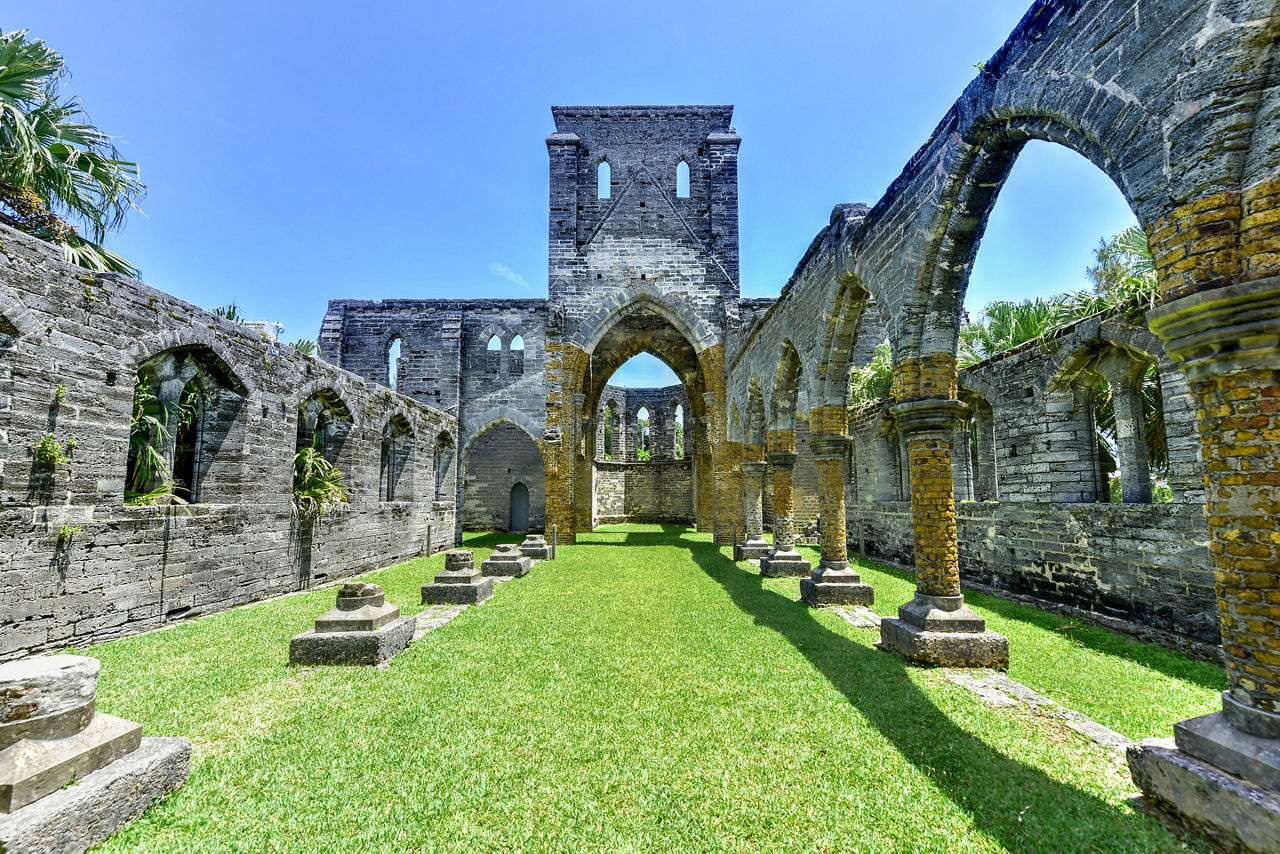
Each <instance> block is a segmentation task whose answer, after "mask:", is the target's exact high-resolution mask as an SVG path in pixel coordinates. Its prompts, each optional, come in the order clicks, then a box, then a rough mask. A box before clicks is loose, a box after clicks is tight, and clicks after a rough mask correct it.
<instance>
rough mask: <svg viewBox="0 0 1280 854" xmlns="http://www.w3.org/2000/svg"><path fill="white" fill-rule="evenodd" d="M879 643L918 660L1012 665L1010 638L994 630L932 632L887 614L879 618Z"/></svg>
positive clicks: (994, 666)
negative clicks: (1010, 660)
mask: <svg viewBox="0 0 1280 854" xmlns="http://www.w3.org/2000/svg"><path fill="white" fill-rule="evenodd" d="M880 646H881V648H882V649H888V650H893V651H896V652H898V653H900V654H901V655H902V656H903V657H904V658H907V659H909V660H911V661H914V662H917V663H919V664H936V665H938V666H940V667H990V668H992V669H994V670H1008V669H1009V639H1008V638H1006V637H1005V636H1004V635H1000V634H996V633H995V632H989V631H981V632H931V631H926V630H924V629H921V628H917V627H916V626H913V625H911V624H910V623H907V622H904V621H903V620H901V619H891V618H888V617H886V618H885V619H883V620H881V621H880Z"/></svg>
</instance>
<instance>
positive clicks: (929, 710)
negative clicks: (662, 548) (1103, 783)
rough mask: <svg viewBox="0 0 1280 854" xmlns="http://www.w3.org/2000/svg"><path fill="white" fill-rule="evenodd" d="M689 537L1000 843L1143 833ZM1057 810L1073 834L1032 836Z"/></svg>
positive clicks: (746, 600) (702, 560)
mask: <svg viewBox="0 0 1280 854" xmlns="http://www.w3.org/2000/svg"><path fill="white" fill-rule="evenodd" d="M686 542H688V541H686ZM689 545H690V547H691V548H690V551H691V553H692V557H693V560H694V561H695V562H696V563H697V564H698V566H699V567H700V568H701V569H702V571H703V572H705V573H706V574H707V575H708V576H709V577H711V578H712V579H713V580H715V581H716V582H717V583H719V584H720V585H721V586H722V587H723V588H724V590H725V591H726V592H727V593H728V595H729V597H730V598H731V599H732V600H733V602H734V604H735V605H736V606H737V607H738V608H739V609H740V610H742V611H743V612H744V613H746V614H748V615H750V616H751V617H753V618H754V621H755V623H756V625H759V626H763V627H765V628H768V629H771V630H773V631H775V632H777V633H778V634H780V635H781V636H782V637H784V638H785V639H786V640H787V641H788V642H789V643H790V644H791V645H792V646H794V647H795V648H796V649H797V650H798V651H799V652H801V653H802V654H803V655H804V656H805V658H806V659H808V660H809V662H810V663H811V664H812V665H813V666H814V667H815V668H816V669H817V670H818V672H820V673H821V674H822V675H823V676H824V677H825V678H826V679H827V680H828V682H830V683H831V685H832V686H833V687H835V688H836V690H838V691H839V692H840V693H841V694H843V695H844V696H845V697H846V698H847V699H848V701H849V702H850V704H852V705H853V706H854V707H855V708H856V709H858V711H860V712H861V713H862V714H863V715H864V716H865V717H866V718H867V720H868V721H869V722H870V723H871V724H872V725H873V726H875V728H876V729H877V730H878V731H879V732H880V733H881V734H882V735H883V736H884V737H885V738H886V739H888V740H889V741H890V742H891V743H892V744H893V745H894V746H895V747H896V748H897V750H898V752H899V753H900V754H901V755H902V756H903V757H904V758H905V759H906V760H907V761H908V762H910V763H911V764H912V765H914V766H915V767H916V768H917V769H918V770H919V771H920V772H921V773H923V774H926V775H927V776H928V777H929V778H930V779H931V780H932V781H933V782H934V784H935V785H936V786H937V787H938V788H939V789H940V790H941V791H942V792H943V793H945V795H946V796H947V797H948V798H950V799H951V801H952V802H953V803H955V804H956V805H957V806H958V807H960V808H961V809H963V810H965V811H966V812H967V813H968V814H969V815H970V816H972V818H973V820H974V822H975V823H976V824H977V825H978V827H980V828H981V829H982V830H983V831H984V832H986V833H989V834H990V835H991V836H992V837H994V838H995V839H998V840H999V841H1000V842H1001V844H1003V845H1004V846H1006V847H1008V848H1011V849H1023V850H1026V849H1042V848H1045V847H1047V848H1048V849H1052V850H1062V846H1063V845H1064V844H1069V845H1070V846H1072V847H1074V846H1076V845H1084V846H1086V847H1088V848H1089V849H1091V850H1093V849H1095V847H1096V849H1100V850H1105V849H1111V848H1114V847H1115V846H1116V843H1117V841H1118V840H1116V838H1115V835H1114V834H1115V833H1116V831H1117V830H1118V829H1120V828H1121V827H1126V828H1131V829H1133V831H1134V832H1135V835H1136V836H1141V835H1142V831H1143V826H1144V822H1145V821H1146V820H1145V819H1143V818H1141V817H1140V816H1137V815H1135V814H1133V813H1130V812H1127V811H1123V810H1121V809H1119V808H1117V807H1115V806H1113V805H1111V804H1109V803H1107V802H1106V801H1103V800H1101V799H1099V798H1097V797H1095V796H1093V795H1090V794H1088V793H1087V792H1083V791H1081V790H1079V789H1077V788H1074V787H1073V786H1070V785H1067V784H1064V783H1062V782H1059V781H1057V780H1054V779H1052V778H1051V777H1049V776H1048V775H1046V774H1045V773H1044V772H1043V771H1041V770H1039V769H1037V768H1033V767H1031V766H1028V765H1026V764H1024V763H1022V762H1019V761H1018V760H1016V759H1013V758H1011V757H1009V756H1006V755H1005V754H1004V753H1002V752H1000V751H999V750H998V749H996V748H994V747H992V746H991V745H989V744H987V743H986V742H984V741H983V740H981V739H980V738H978V737H976V736H974V735H972V734H971V733H969V732H967V731H965V730H964V729H962V728H960V727H959V726H957V725H956V724H955V723H954V722H953V721H952V720H951V719H950V718H948V717H947V715H946V714H945V713H944V712H943V711H941V710H940V709H938V708H937V707H936V706H935V705H934V704H933V702H932V701H931V700H930V699H929V698H928V697H927V696H926V695H925V694H924V693H923V692H921V690H920V689H919V688H917V687H916V685H915V684H914V683H913V682H912V681H911V679H910V678H909V676H908V668H909V665H908V664H907V663H906V662H905V661H904V660H902V659H901V658H899V657H898V656H896V655H894V654H891V653H886V652H881V651H879V650H876V649H868V648H867V647H865V646H862V645H860V644H858V643H855V642H853V641H852V640H850V639H848V638H846V637H844V636H843V635H840V634H837V633H836V632H833V631H831V630H830V629H827V628H825V627H824V626H822V625H821V624H820V623H818V622H817V621H816V620H814V619H813V618H812V616H811V615H810V614H809V612H808V607H807V606H806V605H803V604H801V603H799V602H795V601H792V600H791V599H788V598H787V597H784V596H782V595H781V594H778V593H775V592H773V591H771V590H768V589H766V588H765V587H764V585H763V582H762V579H761V578H760V576H759V575H757V574H755V573H752V572H748V571H745V570H743V569H742V568H741V567H739V566H738V565H737V564H735V563H733V562H732V561H730V560H729V559H728V558H726V557H725V556H724V555H723V554H722V553H721V552H720V550H719V548H717V547H715V546H713V545H711V544H710V543H697V542H689ZM886 785H891V783H890V781H886ZM1029 803H1030V806H1028V804H1029ZM1037 813H1039V814H1038V815H1037ZM1064 816H1065V817H1068V821H1067V822H1066V823H1067V824H1069V825H1070V826H1071V827H1072V828H1073V829H1074V830H1073V832H1072V833H1073V838H1072V839H1071V840H1069V841H1068V840H1063V839H1058V840H1049V839H1045V838H1043V837H1042V836H1040V835H1039V833H1038V830H1040V829H1042V828H1037V825H1039V824H1041V822H1043V821H1045V820H1049V819H1052V821H1054V822H1055V823H1058V824H1062V823H1063V821H1062V819H1063V817H1064ZM1077 834H1078V835H1077Z"/></svg>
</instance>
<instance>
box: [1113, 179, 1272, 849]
mask: <svg viewBox="0 0 1280 854" xmlns="http://www.w3.org/2000/svg"><path fill="white" fill-rule="evenodd" d="M1278 195H1280V193H1278ZM1148 319H1149V322H1150V324H1151V328H1152V329H1153V330H1154V331H1155V332H1156V333H1157V334H1158V335H1159V336H1160V337H1161V338H1162V339H1164V342H1165V348H1166V350H1167V351H1168V352H1169V354H1170V355H1171V356H1172V357H1173V358H1175V359H1178V360H1180V361H1181V362H1182V365H1181V367H1182V370H1183V372H1184V373H1185V374H1186V376H1187V380H1188V385H1189V387H1190V390H1191V394H1192V396H1193V398H1194V399H1195V402H1196V408H1197V410H1198V413H1197V420H1198V422H1199V427H1200V441H1201V444H1202V446H1203V452H1204V459H1205V463H1206V465H1205V483H1206V486H1207V487H1208V488H1207V489H1206V491H1205V513H1206V515H1207V516H1208V522H1209V556H1210V559H1211V560H1212V561H1213V564H1214V570H1215V572H1214V579H1215V582H1216V588H1217V595H1218V616H1219V618H1220V621H1221V625H1222V652H1223V663H1224V665H1225V666H1226V670H1227V677H1228V686H1229V687H1228V690H1226V691H1224V692H1223V694H1222V711H1221V712H1214V713H1212V714H1209V715H1204V716H1202V717H1198V718H1193V719H1191V720H1188V721H1183V722H1182V723H1179V724H1176V725H1175V726H1174V739H1173V742H1172V743H1170V742H1169V741H1168V740H1156V739H1151V740H1148V741H1144V742H1143V743H1142V744H1141V745H1135V746H1133V747H1131V748H1130V749H1129V768H1130V771H1131V772H1132V774H1133V778H1134V781H1135V782H1136V783H1138V785H1139V786H1140V787H1141V788H1142V790H1143V792H1144V794H1145V795H1146V796H1147V798H1149V799H1153V800H1155V801H1156V802H1157V803H1158V804H1160V805H1162V806H1165V807H1166V808H1169V809H1172V810H1173V811H1175V812H1178V813H1180V814H1181V815H1182V817H1183V818H1184V820H1189V821H1190V822H1191V823H1193V824H1200V825H1206V824H1207V825H1210V826H1214V827H1215V828H1217V829H1219V830H1221V829H1222V828H1223V825H1224V824H1225V825H1228V827H1227V828H1226V830H1225V831H1224V832H1225V833H1226V834H1227V835H1238V834H1243V833H1244V832H1245V831H1246V830H1247V831H1248V832H1250V833H1262V832H1263V830H1264V829H1265V830H1266V831H1268V832H1269V833H1270V834H1271V835H1270V836H1268V837H1266V838H1268V839H1271V840H1280V807H1277V806H1276V792H1278V791H1280V592H1277V591H1280V528H1278V526H1277V519H1280V276H1272V277H1270V278H1266V279H1261V280H1258V281H1253V282H1247V283H1240V284H1235V285H1230V286H1227V287H1223V288H1219V289H1216V290H1209V291H1204V292H1201V293H1196V294H1192V295H1190V296H1186V297H1183V298H1182V299H1178V300H1176V301H1174V302H1170V303H1168V304H1166V305H1164V306H1161V307H1159V308H1156V309H1153V310H1152V311H1151V312H1150V313H1149V314H1148ZM1219 769H1221V770H1225V771H1227V772H1229V773H1230V774H1232V775H1235V777H1238V778H1242V779H1243V782H1242V781H1241V780H1238V779H1234V778H1232V777H1228V776H1227V775H1224V774H1222V773H1221V771H1220V770H1219ZM1260 790H1261V794H1259V791H1260ZM1263 795H1265V797H1264V796H1263ZM1268 804H1270V806H1268ZM1228 815H1230V816H1232V817H1231V818H1230V819H1225V820H1224V818H1223V817H1224V816H1228ZM1259 823H1260V824H1259ZM1254 838H1261V837H1257V836H1255V837H1254ZM1259 850H1261V849H1259Z"/></svg>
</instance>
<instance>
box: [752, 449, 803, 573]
mask: <svg viewBox="0 0 1280 854" xmlns="http://www.w3.org/2000/svg"><path fill="white" fill-rule="evenodd" d="M768 446H769V451H768V453H767V454H766V455H765V457H766V458H767V459H768V461H769V467H770V468H771V469H772V470H773V550H772V551H771V552H769V554H768V555H767V556H765V557H762V558H760V574H761V575H768V576H781V575H808V574H809V570H810V569H812V568H813V564H811V563H809V561H807V560H805V559H804V558H802V557H801V556H800V552H798V551H796V531H795V519H794V518H793V513H794V509H793V507H792V498H791V470H792V469H793V468H794V467H795V464H796V451H795V433H794V432H793V431H791V430H770V431H769V444H768Z"/></svg>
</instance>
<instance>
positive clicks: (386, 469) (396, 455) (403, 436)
mask: <svg viewBox="0 0 1280 854" xmlns="http://www.w3.org/2000/svg"><path fill="white" fill-rule="evenodd" d="M412 472H413V433H412V432H411V430H410V429H409V425H408V423H407V422H406V421H405V420H404V419H403V418H402V417H400V416H398V415H397V416H394V417H393V418H392V419H391V420H390V421H388V422H387V426H386V427H385V428H383V430H382V471H381V477H380V479H379V480H380V483H379V494H380V496H381V498H382V500H383V501H412V500H413V476H412Z"/></svg>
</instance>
